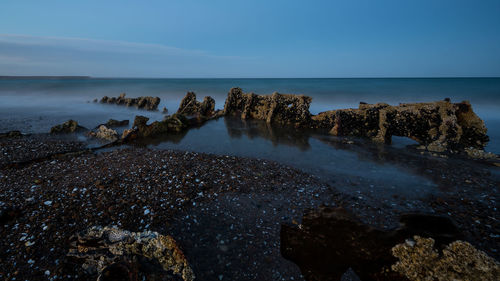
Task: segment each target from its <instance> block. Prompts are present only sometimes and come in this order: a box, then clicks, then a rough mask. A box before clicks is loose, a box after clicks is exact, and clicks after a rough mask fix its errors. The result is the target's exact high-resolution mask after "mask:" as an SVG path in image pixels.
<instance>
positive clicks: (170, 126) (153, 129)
mask: <svg viewBox="0 0 500 281" xmlns="http://www.w3.org/2000/svg"><path fill="white" fill-rule="evenodd" d="M148 121H149V118H148V117H144V116H140V115H138V116H136V117H135V120H134V124H133V125H132V129H130V130H125V131H124V132H123V135H122V140H124V141H126V140H132V139H136V138H146V137H155V136H159V135H162V134H168V133H179V132H181V131H183V130H185V129H186V128H188V126H189V124H190V123H189V120H188V119H187V118H186V117H184V115H181V114H174V115H171V116H167V117H165V119H163V120H162V121H155V122H153V123H151V124H150V125H148V124H147V122H148Z"/></svg>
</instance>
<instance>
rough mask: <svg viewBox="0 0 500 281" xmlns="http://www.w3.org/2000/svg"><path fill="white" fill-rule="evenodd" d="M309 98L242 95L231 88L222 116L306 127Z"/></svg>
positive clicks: (241, 92) (275, 94)
mask: <svg viewBox="0 0 500 281" xmlns="http://www.w3.org/2000/svg"><path fill="white" fill-rule="evenodd" d="M311 100H312V99H311V98H310V97H307V96H303V95H290V94H280V93H277V92H275V93H273V94H272V95H271V96H265V95H256V94H254V93H243V91H242V90H241V89H240V88H232V89H231V90H230V91H229V93H228V95H227V99H226V103H225V104H224V115H230V116H240V117H241V119H260V120H266V122H268V123H271V122H273V123H278V124H282V125H294V126H297V127H299V126H306V125H308V124H310V118H311V114H310V113H309V105H310V103H311Z"/></svg>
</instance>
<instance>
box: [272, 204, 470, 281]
mask: <svg viewBox="0 0 500 281" xmlns="http://www.w3.org/2000/svg"><path fill="white" fill-rule="evenodd" d="M413 235H426V236H431V237H434V238H435V239H436V240H437V241H438V242H439V243H440V244H443V243H449V242H451V241H454V240H457V239H460V238H461V234H460V233H459V232H458V230H457V228H456V226H455V225H454V224H453V222H451V221H450V220H449V219H447V218H444V217H439V216H432V215H419V214H406V215H402V216H401V217H400V226H399V227H398V228H395V229H389V230H383V229H378V228H375V227H372V226H369V225H367V224H364V223H362V222H361V221H360V220H358V219H357V218H356V217H354V216H353V215H352V214H350V213H348V212H347V211H345V210H344V209H340V208H330V207H320V208H318V209H315V210H309V211H308V212H306V213H305V214H304V216H303V218H302V224H301V225H299V226H298V227H297V226H295V225H289V224H282V225H281V232H280V244H281V254H282V256H283V257H284V258H286V259H289V260H291V261H293V262H294V263H296V264H297V265H298V266H299V268H300V270H301V272H302V274H303V276H304V278H305V279H306V280H340V278H341V277H342V275H343V274H344V273H345V272H346V271H347V270H349V268H352V270H353V271H354V272H355V273H356V274H357V275H358V276H359V277H360V279H361V280H400V279H398V278H400V277H401V275H400V274H399V273H397V272H395V271H392V270H391V265H392V264H394V263H395V262H396V259H395V258H394V257H393V256H392V255H391V248H392V247H393V246H394V245H396V244H398V243H401V242H403V241H405V239H406V238H408V237H412V236H413Z"/></svg>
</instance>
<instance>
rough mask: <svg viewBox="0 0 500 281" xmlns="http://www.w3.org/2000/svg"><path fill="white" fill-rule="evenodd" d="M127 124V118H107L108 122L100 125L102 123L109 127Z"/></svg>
mask: <svg viewBox="0 0 500 281" xmlns="http://www.w3.org/2000/svg"><path fill="white" fill-rule="evenodd" d="M128 124H129V121H128V120H122V121H118V120H115V119H109V120H108V122H106V123H104V124H102V125H104V126H106V127H108V128H111V127H125V126H128Z"/></svg>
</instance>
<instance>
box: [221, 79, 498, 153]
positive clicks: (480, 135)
mask: <svg viewBox="0 0 500 281" xmlns="http://www.w3.org/2000/svg"><path fill="white" fill-rule="evenodd" d="M310 103H311V98H310V97H307V96H303V95H288V94H287V95H284V94H279V93H274V94H272V95H270V96H266V95H256V94H254V93H243V91H242V90H241V89H240V88H232V89H231V90H230V91H229V93H228V96H227V99H226V103H225V105H224V115H230V116H239V117H240V118H241V119H260V120H265V121H266V122H268V123H278V124H281V125H292V126H295V127H302V128H317V129H326V130H328V131H329V132H330V134H332V135H335V136H356V137H367V138H370V139H372V140H374V141H376V142H382V143H387V144H389V143H391V137H392V136H402V137H408V138H411V139H413V140H415V141H417V142H418V143H420V144H421V145H423V146H425V148H426V149H427V150H429V151H434V152H443V151H458V150H459V151H463V150H465V149H466V148H469V149H470V148H472V149H476V150H483V149H484V147H485V146H486V144H487V143H488V141H489V138H488V136H487V135H486V131H487V130H486V127H485V125H484V122H483V120H481V119H480V118H479V117H478V116H477V115H476V114H475V113H474V111H473V110H472V107H471V105H470V103H469V102H467V101H463V102H460V103H452V102H450V100H449V99H446V100H443V101H437V102H430V103H408V104H400V105H398V106H391V105H388V104H385V103H377V104H366V103H361V104H360V106H359V108H357V109H339V110H331V111H326V112H322V113H320V114H318V115H312V114H311V113H310V112H309V105H310Z"/></svg>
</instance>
